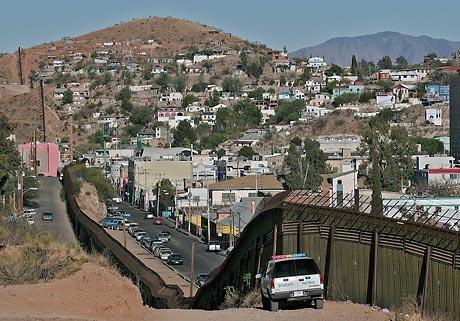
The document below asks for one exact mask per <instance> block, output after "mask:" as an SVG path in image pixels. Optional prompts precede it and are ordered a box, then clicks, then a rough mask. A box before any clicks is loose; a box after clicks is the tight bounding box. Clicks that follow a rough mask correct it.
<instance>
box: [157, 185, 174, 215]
mask: <svg viewBox="0 0 460 321" xmlns="http://www.w3.org/2000/svg"><path fill="white" fill-rule="evenodd" d="M158 185H160V186H158ZM158 190H159V191H160V195H159V200H160V208H159V210H160V211H161V210H167V209H168V208H170V207H172V206H173V205H174V195H176V188H175V187H174V185H173V184H172V183H171V181H170V180H169V179H162V180H161V181H159V182H158V183H157V190H156V192H158Z"/></svg>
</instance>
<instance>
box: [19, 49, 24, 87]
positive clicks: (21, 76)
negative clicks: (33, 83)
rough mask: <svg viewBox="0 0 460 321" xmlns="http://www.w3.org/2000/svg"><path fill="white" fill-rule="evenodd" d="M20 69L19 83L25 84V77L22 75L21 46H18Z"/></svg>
mask: <svg viewBox="0 0 460 321" xmlns="http://www.w3.org/2000/svg"><path fill="white" fill-rule="evenodd" d="M18 69H19V83H20V84H21V85H24V77H23V75H22V54H21V47H19V48H18Z"/></svg>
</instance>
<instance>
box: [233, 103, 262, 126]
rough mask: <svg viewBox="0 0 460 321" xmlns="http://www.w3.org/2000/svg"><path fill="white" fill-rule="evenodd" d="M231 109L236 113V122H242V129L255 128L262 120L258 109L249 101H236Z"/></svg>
mask: <svg viewBox="0 0 460 321" xmlns="http://www.w3.org/2000/svg"><path fill="white" fill-rule="evenodd" d="M233 109H234V110H235V112H236V113H238V116H239V117H238V120H240V121H241V122H242V127H245V128H247V127H257V126H258V125H259V123H260V121H261V120H262V113H261V112H260V109H259V108H258V107H257V106H256V105H255V104H254V103H253V102H252V101H250V100H249V99H244V100H240V101H238V102H237V103H236V104H235V105H234V106H233Z"/></svg>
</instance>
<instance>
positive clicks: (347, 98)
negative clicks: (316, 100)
mask: <svg viewBox="0 0 460 321" xmlns="http://www.w3.org/2000/svg"><path fill="white" fill-rule="evenodd" d="M358 100H359V95H358V94H354V93H344V94H342V95H340V96H338V97H335V98H334V101H333V102H332V105H334V107H338V106H341V105H346V104H350V103H355V102H357V101H358Z"/></svg>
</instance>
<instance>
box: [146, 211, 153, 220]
mask: <svg viewBox="0 0 460 321" xmlns="http://www.w3.org/2000/svg"><path fill="white" fill-rule="evenodd" d="M154 217H155V216H154V215H153V213H150V212H147V213H145V214H144V219H145V220H150V219H153V218H154Z"/></svg>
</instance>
